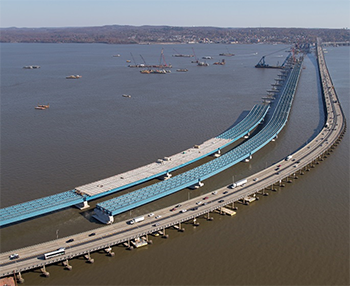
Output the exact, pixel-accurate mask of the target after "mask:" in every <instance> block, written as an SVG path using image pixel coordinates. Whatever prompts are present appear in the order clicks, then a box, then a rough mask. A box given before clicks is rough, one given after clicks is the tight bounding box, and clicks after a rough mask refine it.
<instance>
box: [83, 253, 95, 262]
mask: <svg viewBox="0 0 350 286" xmlns="http://www.w3.org/2000/svg"><path fill="white" fill-rule="evenodd" d="M84 257H85V259H86V260H87V262H89V263H91V264H92V263H94V262H95V259H93V258H91V256H90V251H88V254H86V255H84Z"/></svg>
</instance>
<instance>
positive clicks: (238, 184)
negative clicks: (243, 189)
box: [230, 179, 248, 189]
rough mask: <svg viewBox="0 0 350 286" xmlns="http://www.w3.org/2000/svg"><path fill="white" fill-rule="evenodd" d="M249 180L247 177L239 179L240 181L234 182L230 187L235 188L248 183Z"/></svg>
mask: <svg viewBox="0 0 350 286" xmlns="http://www.w3.org/2000/svg"><path fill="white" fill-rule="evenodd" d="M247 182H248V181H247V179H243V180H240V181H238V182H236V183H233V184H232V185H231V186H230V188H231V189H233V188H235V187H239V186H243V185H244V184H246V183H247Z"/></svg>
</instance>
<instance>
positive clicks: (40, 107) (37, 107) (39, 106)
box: [34, 104, 50, 110]
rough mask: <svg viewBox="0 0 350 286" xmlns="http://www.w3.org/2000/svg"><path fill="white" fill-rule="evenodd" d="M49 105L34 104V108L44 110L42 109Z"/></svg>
mask: <svg viewBox="0 0 350 286" xmlns="http://www.w3.org/2000/svg"><path fill="white" fill-rule="evenodd" d="M49 107H50V104H45V105H44V104H38V106H35V107H34V109H37V110H44V109H48V108H49Z"/></svg>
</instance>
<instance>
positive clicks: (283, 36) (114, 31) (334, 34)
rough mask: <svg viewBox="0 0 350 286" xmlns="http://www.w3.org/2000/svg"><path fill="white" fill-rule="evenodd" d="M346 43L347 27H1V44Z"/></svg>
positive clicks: (349, 33) (347, 37)
mask: <svg viewBox="0 0 350 286" xmlns="http://www.w3.org/2000/svg"><path fill="white" fill-rule="evenodd" d="M316 37H321V38H322V40H323V41H324V42H334V41H337V42H345V41H349V39H350V32H349V30H348V29H303V28H216V27H172V26H121V25H111V26H100V27H78V28H74V27H68V28H1V29H0V42H2V43H13V42H18V43H106V44H142V43H225V44H230V43H286V44H289V43H296V42H316Z"/></svg>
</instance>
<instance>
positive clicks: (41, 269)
mask: <svg viewBox="0 0 350 286" xmlns="http://www.w3.org/2000/svg"><path fill="white" fill-rule="evenodd" d="M40 271H41V273H42V275H43V276H45V277H49V276H50V273H49V272H48V271H46V267H45V265H44V266H43V268H40Z"/></svg>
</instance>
